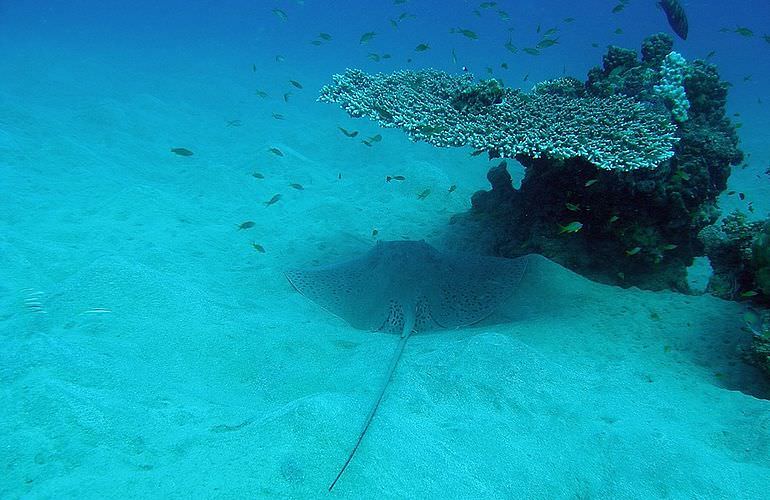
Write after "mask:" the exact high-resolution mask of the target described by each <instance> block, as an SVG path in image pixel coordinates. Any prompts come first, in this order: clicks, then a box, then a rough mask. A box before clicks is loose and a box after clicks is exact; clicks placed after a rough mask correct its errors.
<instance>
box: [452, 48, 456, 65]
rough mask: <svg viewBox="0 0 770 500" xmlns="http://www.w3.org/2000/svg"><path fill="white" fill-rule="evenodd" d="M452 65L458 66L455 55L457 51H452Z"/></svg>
mask: <svg viewBox="0 0 770 500" xmlns="http://www.w3.org/2000/svg"><path fill="white" fill-rule="evenodd" d="M452 64H454V65H457V54H455V49H452Z"/></svg>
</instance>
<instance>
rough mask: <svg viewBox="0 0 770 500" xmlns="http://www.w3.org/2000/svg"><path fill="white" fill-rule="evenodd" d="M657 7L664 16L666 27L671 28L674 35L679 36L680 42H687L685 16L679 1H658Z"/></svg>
mask: <svg viewBox="0 0 770 500" xmlns="http://www.w3.org/2000/svg"><path fill="white" fill-rule="evenodd" d="M658 6H660V8H661V9H663V12H664V13H665V14H666V19H667V20H668V25H669V26H671V29H672V30H674V33H676V34H677V35H679V38H681V39H682V40H687V31H688V25H687V14H685V12H684V8H683V7H682V4H680V3H679V0H660V1H659V2H658Z"/></svg>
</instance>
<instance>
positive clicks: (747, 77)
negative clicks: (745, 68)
mask: <svg viewBox="0 0 770 500" xmlns="http://www.w3.org/2000/svg"><path fill="white" fill-rule="evenodd" d="M749 80H751V75H746V76H744V77H743V81H744V82H748V81H749Z"/></svg>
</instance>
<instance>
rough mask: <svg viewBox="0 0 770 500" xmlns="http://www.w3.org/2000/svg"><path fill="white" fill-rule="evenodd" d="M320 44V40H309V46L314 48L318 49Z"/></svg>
mask: <svg viewBox="0 0 770 500" xmlns="http://www.w3.org/2000/svg"><path fill="white" fill-rule="evenodd" d="M321 44H323V42H322V41H321V40H310V45H315V46H316V47H318V46H320V45H321Z"/></svg>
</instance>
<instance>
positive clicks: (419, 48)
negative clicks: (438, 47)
mask: <svg viewBox="0 0 770 500" xmlns="http://www.w3.org/2000/svg"><path fill="white" fill-rule="evenodd" d="M428 49H430V45H428V44H427V43H421V44H420V45H418V46H417V47H415V48H414V51H415V52H425V51H426V50H428Z"/></svg>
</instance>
